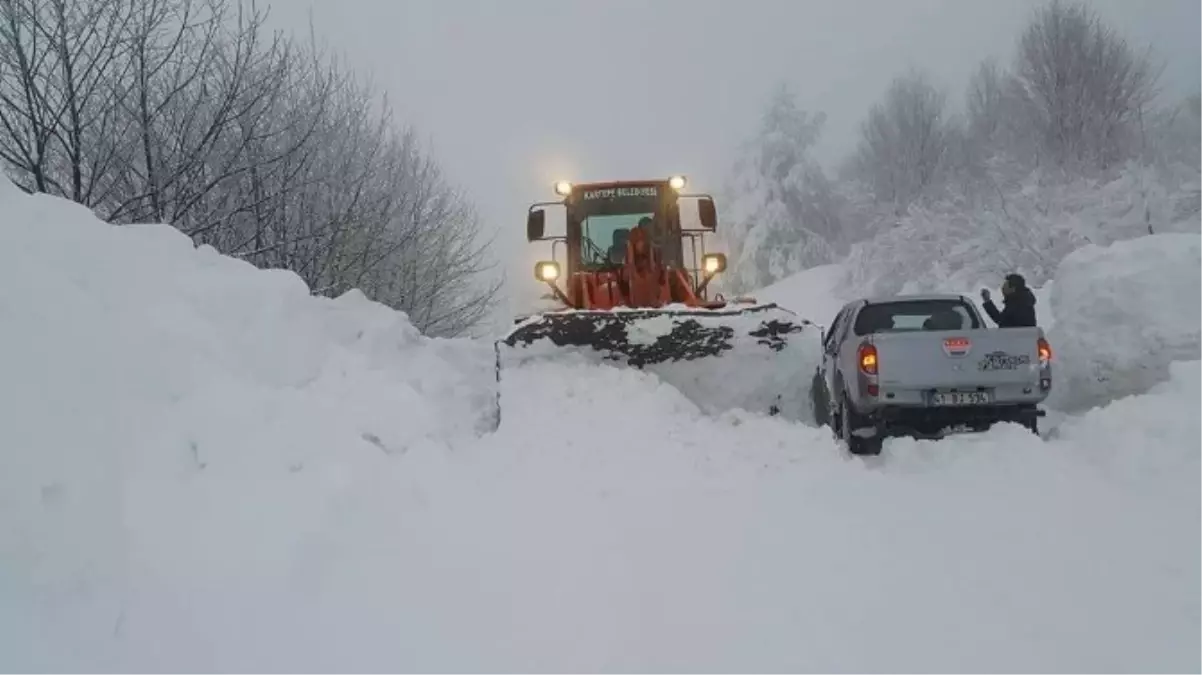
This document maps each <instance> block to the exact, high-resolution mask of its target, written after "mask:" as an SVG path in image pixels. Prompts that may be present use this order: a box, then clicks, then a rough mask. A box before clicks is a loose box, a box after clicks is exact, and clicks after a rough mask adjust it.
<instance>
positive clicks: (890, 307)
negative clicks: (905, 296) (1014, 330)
mask: <svg viewBox="0 0 1202 675" xmlns="http://www.w3.org/2000/svg"><path fill="white" fill-rule="evenodd" d="M980 327H981V323H980V321H979V320H978V319H977V314H976V312H974V311H972V309H970V308H969V307H968V305H967V304H966V303H965V302H964V301H962V300H904V301H898V302H882V303H874V304H871V305H867V306H865V307H862V308H861V309H860V312H859V314H857V315H856V323H855V326H854V327H853V329H854V330H855V333H856V335H869V334H872V333H884V332H897V331H922V330H933V331H934V330H966V329H976V328H980Z"/></svg>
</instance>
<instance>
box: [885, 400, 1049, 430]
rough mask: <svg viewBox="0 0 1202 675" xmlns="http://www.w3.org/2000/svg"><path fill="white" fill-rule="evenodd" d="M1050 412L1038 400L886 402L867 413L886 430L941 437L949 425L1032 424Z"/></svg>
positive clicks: (952, 426) (951, 426)
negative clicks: (940, 405)
mask: <svg viewBox="0 0 1202 675" xmlns="http://www.w3.org/2000/svg"><path fill="white" fill-rule="evenodd" d="M1046 415H1047V412H1046V411H1044V410H1041V409H1039V408H1038V407H1036V405H1035V403H1019V404H1010V405H982V406H963V407H947V408H933V407H908V406H904V407H903V406H886V407H882V408H877V409H876V410H874V411H872V412H870V413H868V417H869V418H870V419H871V420H872V421H873V422H875V423H876V424H877V425H879V426H880V427H881V429H882V430H883V431H884V432H885V433H887V434H893V433H904V434H907V435H918V436H930V437H939V436H941V435H942V434H943V431H944V430H946V429H948V428H954V427H961V426H967V427H969V428H973V427H988V426H990V425H992V424H996V423H998V422H1015V423H1018V424H1030V423H1032V422H1034V421H1035V420H1036V419H1038V418H1040V417H1044V416H1046Z"/></svg>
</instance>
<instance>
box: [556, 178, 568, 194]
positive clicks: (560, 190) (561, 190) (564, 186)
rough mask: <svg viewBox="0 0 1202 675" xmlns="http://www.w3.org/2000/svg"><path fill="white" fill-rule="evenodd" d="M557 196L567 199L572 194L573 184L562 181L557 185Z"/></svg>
mask: <svg viewBox="0 0 1202 675" xmlns="http://www.w3.org/2000/svg"><path fill="white" fill-rule="evenodd" d="M555 194H557V195H559V196H561V197H567V196H568V195H570V194H572V184H571V183H569V182H568V181H566V180H561V181H559V182H557V183H556V184H555Z"/></svg>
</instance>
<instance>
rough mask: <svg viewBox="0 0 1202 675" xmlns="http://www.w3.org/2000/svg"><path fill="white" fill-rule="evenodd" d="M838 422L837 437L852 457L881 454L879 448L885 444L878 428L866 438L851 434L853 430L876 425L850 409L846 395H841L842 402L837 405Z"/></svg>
mask: <svg viewBox="0 0 1202 675" xmlns="http://www.w3.org/2000/svg"><path fill="white" fill-rule="evenodd" d="M839 422H840V425H841V429H840V434H839V435H840V436H841V437H842V438H843V441H844V442H845V443H847V451H848V452H850V453H851V454H853V455H879V454H881V448H882V446H883V445H884V444H885V437H884V435H883V434H882V433H881V431H882V430H881V429H880V428H879V427H878V428H877V429H876V434H875V435H873V436H870V437H867V438H865V437H863V436H857V435H856V434H854V433H852V432H853V431H854V430H855V429H858V428H864V427H873V426H876V425H874V424H872V423H870V422H868V421H867V420H865V419H864V418H863V417H861V416H860V415H859V414H858V413H857V412H856V411H855V409H854V408H852V406H851V402H850V401H848V400H847V394H844V395H843V400H842V401H841V402H840V404H839Z"/></svg>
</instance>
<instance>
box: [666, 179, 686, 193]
mask: <svg viewBox="0 0 1202 675" xmlns="http://www.w3.org/2000/svg"><path fill="white" fill-rule="evenodd" d="M686 183H687V181H686V180H685V179H684V176H672V177H671V178H669V179H668V186H669V187H671V188H672V189H673V190H683V189H684V186H685V184H686Z"/></svg>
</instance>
